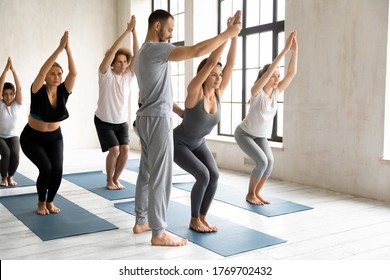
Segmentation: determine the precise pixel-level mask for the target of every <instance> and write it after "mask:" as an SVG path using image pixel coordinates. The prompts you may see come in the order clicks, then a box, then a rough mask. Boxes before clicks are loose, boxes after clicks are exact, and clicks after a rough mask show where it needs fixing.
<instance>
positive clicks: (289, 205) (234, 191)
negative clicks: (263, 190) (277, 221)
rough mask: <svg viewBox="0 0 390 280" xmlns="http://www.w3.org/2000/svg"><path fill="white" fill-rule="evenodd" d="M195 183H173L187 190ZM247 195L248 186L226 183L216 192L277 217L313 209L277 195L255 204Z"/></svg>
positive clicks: (230, 201) (223, 198) (236, 203)
mask: <svg viewBox="0 0 390 280" xmlns="http://www.w3.org/2000/svg"><path fill="white" fill-rule="evenodd" d="M193 185H194V183H193V182H192V183H174V184H173V186H174V187H175V188H179V189H182V190H186V191H191V189H192V186H193ZM245 196H246V188H237V187H232V186H228V185H224V184H219V186H218V189H217V193H216V194H215V199H216V200H219V201H222V202H225V203H228V204H231V205H234V206H238V207H241V208H243V209H246V210H249V211H252V212H255V213H258V214H260V215H263V216H267V217H275V216H279V215H285V214H290V213H294V212H299V211H304V210H310V209H313V208H311V207H309V206H306V205H302V204H298V203H294V202H291V201H288V200H283V199H280V198H275V197H267V199H268V200H269V201H270V202H271V204H265V205H253V204H251V203H249V202H247V201H246V200H245Z"/></svg>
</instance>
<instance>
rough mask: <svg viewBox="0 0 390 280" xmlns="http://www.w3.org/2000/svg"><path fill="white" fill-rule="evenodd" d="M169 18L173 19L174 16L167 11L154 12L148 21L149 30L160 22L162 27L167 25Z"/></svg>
mask: <svg viewBox="0 0 390 280" xmlns="http://www.w3.org/2000/svg"><path fill="white" fill-rule="evenodd" d="M169 18H172V19H174V18H173V16H172V15H171V14H170V13H169V12H167V11H165V10H161V9H160V10H155V11H154V12H152V13H151V14H150V16H149V19H148V30H149V29H151V28H152V27H153V24H154V23H155V22H157V21H159V22H160V23H161V24H162V25H164V24H165V22H166V21H167V20H168V19H169Z"/></svg>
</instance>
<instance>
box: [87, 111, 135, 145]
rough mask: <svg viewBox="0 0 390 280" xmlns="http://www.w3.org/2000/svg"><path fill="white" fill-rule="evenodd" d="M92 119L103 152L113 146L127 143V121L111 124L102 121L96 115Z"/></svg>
mask: <svg viewBox="0 0 390 280" xmlns="http://www.w3.org/2000/svg"><path fill="white" fill-rule="evenodd" d="M94 121H95V127H96V132H97V135H98V138H99V142H100V147H101V148H102V151H103V152H107V151H108V149H110V148H112V147H115V146H121V145H129V124H128V123H127V122H125V123H120V124H113V123H108V122H104V121H102V120H100V119H99V118H98V117H96V116H95V119H94Z"/></svg>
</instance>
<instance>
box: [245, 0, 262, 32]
mask: <svg viewBox="0 0 390 280" xmlns="http://www.w3.org/2000/svg"><path fill="white" fill-rule="evenodd" d="M246 8H247V12H246V15H245V18H246V27H252V26H257V25H259V24H260V1H259V0H254V1H253V0H252V1H247V2H246Z"/></svg>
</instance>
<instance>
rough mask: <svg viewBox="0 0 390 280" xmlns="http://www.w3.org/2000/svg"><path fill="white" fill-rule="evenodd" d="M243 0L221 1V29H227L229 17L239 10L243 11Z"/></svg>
mask: <svg viewBox="0 0 390 280" xmlns="http://www.w3.org/2000/svg"><path fill="white" fill-rule="evenodd" d="M242 2H243V1H242V0H224V1H221V22H220V25H219V27H220V29H221V30H225V29H226V23H227V19H228V18H229V17H231V16H233V15H234V13H235V12H236V11H237V10H240V11H242Z"/></svg>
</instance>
